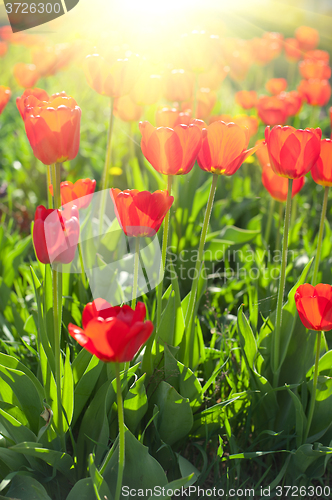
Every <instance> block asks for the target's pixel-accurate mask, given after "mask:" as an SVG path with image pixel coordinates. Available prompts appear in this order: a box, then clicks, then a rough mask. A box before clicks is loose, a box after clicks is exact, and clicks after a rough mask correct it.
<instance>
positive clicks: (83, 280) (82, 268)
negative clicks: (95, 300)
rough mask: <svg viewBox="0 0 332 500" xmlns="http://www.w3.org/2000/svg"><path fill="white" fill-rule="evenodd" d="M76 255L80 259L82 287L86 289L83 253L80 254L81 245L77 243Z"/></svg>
mask: <svg viewBox="0 0 332 500" xmlns="http://www.w3.org/2000/svg"><path fill="white" fill-rule="evenodd" d="M78 255H79V257H80V264H81V275H82V282H83V286H84V288H87V281H86V276H85V270H84V261H83V253H82V244H81V243H80V242H78Z"/></svg>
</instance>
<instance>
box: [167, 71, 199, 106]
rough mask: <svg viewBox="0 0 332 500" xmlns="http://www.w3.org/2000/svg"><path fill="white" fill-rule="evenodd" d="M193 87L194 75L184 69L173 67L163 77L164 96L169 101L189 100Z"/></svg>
mask: <svg viewBox="0 0 332 500" xmlns="http://www.w3.org/2000/svg"><path fill="white" fill-rule="evenodd" d="M193 89H194V77H193V75H192V74H191V73H189V71H185V70H184V69H173V70H172V71H171V72H170V73H168V74H167V75H166V77H165V97H166V99H167V100H168V101H171V102H174V101H175V102H183V101H189V100H190V99H191V97H192V93H193Z"/></svg>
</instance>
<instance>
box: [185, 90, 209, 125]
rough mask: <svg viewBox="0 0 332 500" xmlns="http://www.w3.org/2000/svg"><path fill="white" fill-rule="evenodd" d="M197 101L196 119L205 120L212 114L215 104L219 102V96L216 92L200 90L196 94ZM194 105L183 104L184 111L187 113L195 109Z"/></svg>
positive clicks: (189, 103)
mask: <svg viewBox="0 0 332 500" xmlns="http://www.w3.org/2000/svg"><path fill="white" fill-rule="evenodd" d="M196 99H197V108H196V118H198V119H199V120H205V119H206V118H208V117H209V116H210V114H211V111H212V110H213V108H214V105H215V103H216V102H217V94H216V92H214V91H212V90H210V89H204V88H203V89H199V91H198V92H197V94H196ZM193 106H194V103H193V101H192V102H184V103H182V111H186V110H187V109H193Z"/></svg>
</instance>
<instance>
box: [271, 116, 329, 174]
mask: <svg viewBox="0 0 332 500" xmlns="http://www.w3.org/2000/svg"><path fill="white" fill-rule="evenodd" d="M321 135H322V131H321V130H320V129H319V128H317V129H305V130H301V129H300V130H297V129H295V128H294V127H281V126H280V125H277V126H275V127H273V129H272V130H270V127H266V129H265V140H266V144H267V148H268V152H269V157H270V163H271V167H272V169H273V171H274V173H275V174H278V175H281V176H282V177H288V178H289V179H298V178H299V177H302V176H303V175H306V174H307V173H308V172H310V170H311V169H312V167H313V165H314V164H315V163H316V161H317V160H318V158H319V154H320V138H321Z"/></svg>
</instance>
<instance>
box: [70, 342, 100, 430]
mask: <svg viewBox="0 0 332 500" xmlns="http://www.w3.org/2000/svg"><path fill="white" fill-rule="evenodd" d="M82 352H84V353H88V351H86V350H85V349H82V351H80V353H79V355H78V356H77V358H78V357H79V356H80V354H81V353H82ZM88 355H89V356H88V357H87V359H88V360H89V361H88V364H87V366H86V364H85V362H86V359H84V361H83V358H82V357H81V358H80V359H82V363H81V364H82V367H81V366H80V369H78V362H76V364H75V367H74V363H75V361H76V360H77V358H76V359H75V361H74V362H73V364H72V370H73V376H75V374H76V378H77V377H78V376H79V372H80V371H81V368H83V367H85V366H86V368H85V369H84V373H83V374H82V375H81V376H79V378H78V383H77V385H76V386H75V389H74V415H73V425H74V424H75V422H76V420H77V419H78V417H79V416H80V414H81V412H82V410H83V408H84V405H85V404H86V402H87V401H88V399H89V397H90V396H91V394H92V392H93V389H94V387H95V385H96V383H97V380H98V377H99V375H100V373H101V371H102V369H103V366H104V363H103V362H102V361H100V360H99V359H98V358H97V357H96V356H92V355H91V354H90V353H88ZM84 357H85V355H84Z"/></svg>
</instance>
